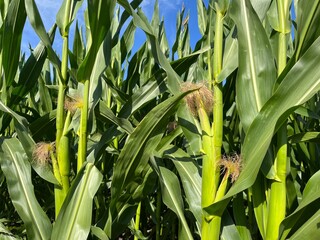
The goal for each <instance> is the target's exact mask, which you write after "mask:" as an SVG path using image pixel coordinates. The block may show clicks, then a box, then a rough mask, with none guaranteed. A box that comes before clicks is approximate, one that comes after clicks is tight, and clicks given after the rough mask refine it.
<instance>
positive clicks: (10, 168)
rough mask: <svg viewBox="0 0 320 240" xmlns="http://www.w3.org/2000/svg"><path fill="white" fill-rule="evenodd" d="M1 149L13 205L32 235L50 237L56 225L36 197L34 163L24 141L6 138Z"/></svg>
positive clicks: (3, 166)
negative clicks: (33, 181)
mask: <svg viewBox="0 0 320 240" xmlns="http://www.w3.org/2000/svg"><path fill="white" fill-rule="evenodd" d="M1 148H2V151H1V153H0V154H1V157H0V163H1V169H2V171H3V173H4V175H5V177H6V179H7V186H8V190H9V193H10V197H11V200H12V202H13V205H14V206H15V209H16V210H17V212H18V213H19V216H20V217H21V219H22V220H23V222H24V224H25V225H26V229H27V235H28V238H30V239H50V235H51V230H52V226H51V223H50V220H49V218H48V217H47V215H46V214H45V213H44V211H43V210H42V208H41V206H40V205H39V203H38V201H37V199H36V197H35V194H34V190H33V184H32V180H31V166H30V163H29V161H28V158H27V155H26V153H25V152H24V150H23V147H22V145H21V143H20V142H19V140H18V139H16V138H11V139H5V140H4V141H3V143H2V144H1Z"/></svg>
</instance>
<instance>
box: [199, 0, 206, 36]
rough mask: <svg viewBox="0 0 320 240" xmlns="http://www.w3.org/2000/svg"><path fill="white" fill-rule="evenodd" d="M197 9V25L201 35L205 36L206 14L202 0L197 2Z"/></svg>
mask: <svg viewBox="0 0 320 240" xmlns="http://www.w3.org/2000/svg"><path fill="white" fill-rule="evenodd" d="M197 8H198V24H199V30H200V33H201V35H202V36H203V35H205V33H206V28H207V23H208V21H207V18H208V17H207V12H206V8H205V5H204V3H203V0H197Z"/></svg>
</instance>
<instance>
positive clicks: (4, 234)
mask: <svg viewBox="0 0 320 240" xmlns="http://www.w3.org/2000/svg"><path fill="white" fill-rule="evenodd" d="M0 238H1V239H2V240H20V239H21V238H19V237H18V236H15V235H14V234H12V233H11V232H10V231H9V230H8V229H7V228H6V227H5V226H4V225H3V224H2V223H1V222H0Z"/></svg>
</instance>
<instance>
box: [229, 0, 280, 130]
mask: <svg viewBox="0 0 320 240" xmlns="http://www.w3.org/2000/svg"><path fill="white" fill-rule="evenodd" d="M230 16H231V17H232V19H233V20H234V21H235V23H236V25H237V32H238V42H239V70H238V77H237V81H236V89H237V96H236V102H237V109H238V112H239V116H240V120H241V123H242V126H243V128H244V130H245V132H246V131H247V130H248V128H249V126H250V125H251V123H252V121H253V119H254V118H255V117H256V116H257V114H258V112H259V111H260V110H261V108H262V106H263V105H264V104H265V102H266V101H267V100H268V99H269V98H270V96H271V94H272V89H273V84H274V82H275V80H276V68H275V65H274V59H273V55H272V50H271V46H270V43H269V40H268V37H267V35H266V32H265V30H264V28H263V26H262V24H261V22H260V20H259V18H258V16H257V15H256V13H255V12H254V10H253V8H252V6H251V4H250V1H248V0H241V1H234V2H232V4H231V8H230Z"/></svg>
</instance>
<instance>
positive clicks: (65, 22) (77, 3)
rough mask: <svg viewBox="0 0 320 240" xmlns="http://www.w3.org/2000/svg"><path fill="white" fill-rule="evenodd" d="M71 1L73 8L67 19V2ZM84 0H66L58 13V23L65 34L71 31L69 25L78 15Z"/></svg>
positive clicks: (61, 31)
mask: <svg viewBox="0 0 320 240" xmlns="http://www.w3.org/2000/svg"><path fill="white" fill-rule="evenodd" d="M70 1H71V9H70V12H69V16H67V18H68V19H65V18H66V16H65V11H66V6H67V3H68V2H70ZM82 2H83V0H73V1H72V0H64V1H63V3H62V5H61V7H60V9H59V11H58V13H57V18H56V22H57V25H58V27H59V29H60V33H61V35H62V36H63V35H64V34H65V33H67V32H69V27H70V25H71V24H72V22H73V20H74V18H75V17H76V15H77V12H78V10H79V8H80V7H81V5H82Z"/></svg>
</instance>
